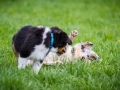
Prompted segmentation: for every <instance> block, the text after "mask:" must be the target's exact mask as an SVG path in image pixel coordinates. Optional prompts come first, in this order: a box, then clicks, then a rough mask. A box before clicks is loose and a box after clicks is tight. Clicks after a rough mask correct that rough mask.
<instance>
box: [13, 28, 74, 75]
mask: <svg viewBox="0 0 120 90" xmlns="http://www.w3.org/2000/svg"><path fill="white" fill-rule="evenodd" d="M67 43H68V44H69V45H71V44H72V41H71V40H70V39H69V37H68V36H67V34H66V33H65V32H63V31H62V30H61V29H59V28H58V27H52V28H48V27H45V28H44V27H42V28H40V27H34V26H24V27H22V28H21V29H20V30H19V31H18V33H17V34H15V35H14V36H13V41H12V48H13V51H14V53H15V56H16V57H17V58H18V69H21V68H25V67H26V65H27V60H29V59H32V60H34V62H33V65H32V68H33V70H34V71H35V72H36V73H38V72H39V70H40V68H41V66H42V63H43V60H44V58H45V57H46V56H47V54H48V53H49V52H50V51H51V52H54V53H57V54H58V55H61V54H63V53H65V52H66V50H65V46H66V45H67Z"/></svg>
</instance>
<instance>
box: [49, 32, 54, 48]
mask: <svg viewBox="0 0 120 90" xmlns="http://www.w3.org/2000/svg"><path fill="white" fill-rule="evenodd" d="M50 34H51V41H50V49H51V48H52V47H53V43H54V35H53V33H50Z"/></svg>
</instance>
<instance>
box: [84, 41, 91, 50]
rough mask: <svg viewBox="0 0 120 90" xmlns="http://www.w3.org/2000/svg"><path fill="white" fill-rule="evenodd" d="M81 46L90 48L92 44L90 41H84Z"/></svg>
mask: <svg viewBox="0 0 120 90" xmlns="http://www.w3.org/2000/svg"><path fill="white" fill-rule="evenodd" d="M83 46H84V47H85V48H89V49H92V46H93V44H92V43H91V42H85V43H84V44H83Z"/></svg>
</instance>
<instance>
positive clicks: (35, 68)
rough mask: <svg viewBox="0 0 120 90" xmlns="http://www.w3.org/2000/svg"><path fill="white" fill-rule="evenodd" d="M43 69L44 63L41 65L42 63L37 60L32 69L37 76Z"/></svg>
mask: <svg viewBox="0 0 120 90" xmlns="http://www.w3.org/2000/svg"><path fill="white" fill-rule="evenodd" d="M41 67H42V63H41V62H40V61H38V60H35V61H34V62H33V65H32V68H33V70H34V72H35V73H36V74H38V72H39V70H40V68H41Z"/></svg>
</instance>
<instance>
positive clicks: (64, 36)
mask: <svg viewBox="0 0 120 90" xmlns="http://www.w3.org/2000/svg"><path fill="white" fill-rule="evenodd" d="M59 38H60V41H61V42H62V44H63V45H64V44H65V45H66V44H67V43H68V44H69V45H71V44H72V41H71V40H70V38H69V37H68V36H67V34H66V33H65V32H60V36H59Z"/></svg>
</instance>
